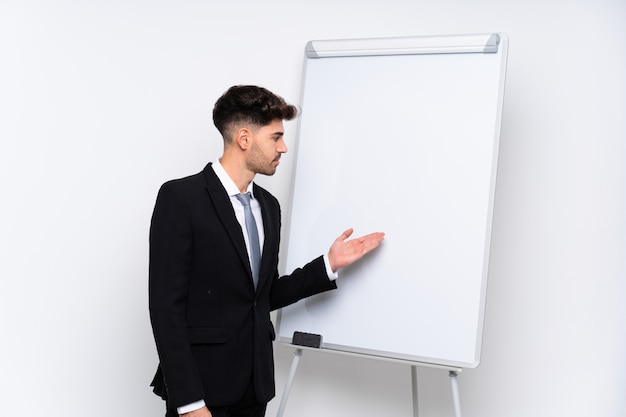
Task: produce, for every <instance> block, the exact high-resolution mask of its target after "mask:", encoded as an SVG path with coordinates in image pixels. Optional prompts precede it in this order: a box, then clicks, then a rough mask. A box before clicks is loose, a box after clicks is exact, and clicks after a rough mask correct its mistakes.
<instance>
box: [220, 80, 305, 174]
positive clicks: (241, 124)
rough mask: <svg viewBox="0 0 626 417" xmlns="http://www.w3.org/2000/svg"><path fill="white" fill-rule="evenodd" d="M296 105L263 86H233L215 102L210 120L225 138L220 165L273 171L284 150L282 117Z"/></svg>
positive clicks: (292, 113) (250, 171) (293, 113)
mask: <svg viewBox="0 0 626 417" xmlns="http://www.w3.org/2000/svg"><path fill="white" fill-rule="evenodd" d="M297 114H298V109H297V108H296V107H295V106H293V105H291V104H287V103H286V102H285V100H284V99H283V98H281V97H279V96H277V95H275V94H273V93H272V92H270V91H268V90H266V89H265V88H262V87H256V86H249V85H244V86H234V87H231V88H230V89H228V91H226V93H224V95H222V97H220V98H219V99H218V100H217V102H216V103H215V107H214V108H213V123H215V127H217V130H219V131H220V133H221V134H222V137H223V138H224V155H223V157H222V159H221V161H222V165H227V166H228V167H229V168H231V172H232V171H240V170H243V171H241V172H245V173H246V174H245V177H246V178H248V179H249V180H251V178H252V177H253V176H254V174H264V175H273V174H274V173H275V172H276V167H277V166H278V164H279V160H280V157H281V155H282V154H283V153H285V152H287V146H286V145H285V141H284V138H283V136H284V129H283V120H291V119H293V118H294V117H296V116H297Z"/></svg>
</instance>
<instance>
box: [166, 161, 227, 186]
mask: <svg viewBox="0 0 626 417" xmlns="http://www.w3.org/2000/svg"><path fill="white" fill-rule="evenodd" d="M207 172H213V169H212V168H211V164H210V163H209V164H208V165H207V166H206V167H205V168H204V169H203V170H202V171H200V172H197V173H195V174H192V175H187V176H185V177H180V178H174V179H171V180H168V181H166V182H164V183H163V185H161V188H166V189H168V188H185V187H193V186H197V185H205V184H206V180H205V178H206V174H207ZM213 175H215V174H213Z"/></svg>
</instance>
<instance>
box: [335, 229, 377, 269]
mask: <svg viewBox="0 0 626 417" xmlns="http://www.w3.org/2000/svg"><path fill="white" fill-rule="evenodd" d="M353 232H354V230H353V229H352V228H350V229H348V230H346V231H345V232H343V233H342V234H341V236H339V237H338V238H337V239H335V242H334V243H333V245H332V246H331V247H330V250H329V251H328V261H329V262H330V267H331V269H332V270H333V272H337V270H338V269H339V268H343V267H344V266H348V265H350V264H352V263H354V262H356V261H358V260H359V259H361V258H362V257H363V255H365V254H366V253H368V252H370V251H372V250H374V249H376V248H377V247H378V245H380V242H382V241H383V239H384V238H385V234H384V233H382V232H375V233H370V234H369V235H365V236H361V237H358V238H355V239H352V240H346V239H348V238H349V237H350V236H351V235H352V233H353Z"/></svg>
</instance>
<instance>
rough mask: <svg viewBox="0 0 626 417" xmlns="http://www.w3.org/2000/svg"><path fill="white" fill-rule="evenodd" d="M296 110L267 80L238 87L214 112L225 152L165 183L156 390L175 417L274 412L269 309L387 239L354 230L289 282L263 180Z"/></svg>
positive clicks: (159, 212)
mask: <svg viewBox="0 0 626 417" xmlns="http://www.w3.org/2000/svg"><path fill="white" fill-rule="evenodd" d="M296 115H297V109H296V108H295V107H294V106H292V105H289V104H287V103H286V102H285V101H284V100H283V99H282V98H281V97H278V96H276V95H274V94H273V93H271V92H270V91H268V90H266V89H264V88H261V87H256V86H234V87H231V88H230V89H229V90H228V91H226V93H225V94H224V95H223V96H222V97H220V98H219V99H218V101H217V102H216V104H215V107H214V109H213V121H214V123H215V126H216V127H217V129H218V130H219V131H220V133H221V134H222V136H223V139H224V152H223V155H222V157H221V158H220V159H219V160H218V161H215V162H213V163H209V164H208V165H207V166H206V167H205V168H204V170H203V171H202V172H200V173H198V174H196V175H192V176H190V177H187V178H182V179H178V180H173V181H169V182H167V183H165V184H164V185H163V186H162V187H161V189H160V190H159V193H158V196H157V200H156V204H155V207H154V213H153V216H152V222H151V227H150V285H149V287H150V289H149V301H150V318H151V322H152V329H153V332H154V338H155V341H156V346H157V351H158V354H159V360H160V364H159V367H158V369H157V373H156V375H155V377H154V380H153V382H152V386H153V387H154V392H155V393H157V394H158V395H160V396H161V397H162V398H163V399H165V400H166V408H167V412H166V416H167V417H174V416H179V415H182V416H189V417H206V416H213V417H226V416H229V417H234V416H250V417H256V416H259V417H260V416H263V415H264V414H265V408H266V404H267V402H268V401H269V400H270V399H272V398H273V396H274V394H275V390H274V369H273V368H274V364H273V351H272V341H273V340H274V338H275V334H274V328H273V325H272V323H271V321H270V311H271V310H274V309H277V308H281V307H284V306H286V305H289V304H291V303H294V302H296V301H298V300H300V299H302V298H305V297H308V296H311V295H314V294H317V293H320V292H323V291H327V290H330V289H334V288H336V285H335V278H336V277H337V276H336V272H337V270H338V269H340V268H342V267H344V266H347V265H349V264H351V263H353V262H355V261H357V260H358V259H360V258H361V257H362V256H363V255H365V254H366V253H368V252H369V251H371V250H373V249H375V248H376V247H377V246H378V245H379V244H380V242H381V241H382V240H383V238H384V235H383V233H372V234H369V235H366V236H363V237H360V238H357V239H352V240H348V238H349V237H350V235H351V234H352V230H351V229H348V230H346V231H345V232H344V233H342V234H341V236H339V237H338V238H337V239H336V240H335V242H334V243H333V244H332V246H331V247H330V249H329V251H328V253H327V254H326V255H324V256H320V257H319V258H317V259H315V260H313V261H311V262H310V263H308V264H307V265H305V266H303V267H302V268H299V269H297V270H295V271H293V272H292V273H291V274H290V275H288V276H284V277H281V278H280V279H279V276H278V271H277V265H278V249H279V239H280V225H281V223H280V222H281V220H280V206H279V204H278V201H277V200H276V198H274V196H272V195H271V194H270V193H269V192H267V191H266V190H265V189H263V188H261V187H260V186H258V185H256V184H255V183H253V179H254V177H255V175H256V174H265V175H273V174H274V172H276V167H277V166H278V164H279V161H280V157H281V155H282V154H283V153H285V152H287V146H286V145H285V142H284V137H283V136H284V129H283V120H291V119H293V118H294V117H296ZM246 193H249V197H244V195H245V194H246ZM247 199H249V201H247ZM303 238H306V237H305V236H303Z"/></svg>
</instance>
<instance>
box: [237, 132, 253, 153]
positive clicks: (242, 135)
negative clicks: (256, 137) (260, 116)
mask: <svg viewBox="0 0 626 417" xmlns="http://www.w3.org/2000/svg"><path fill="white" fill-rule="evenodd" d="M251 138H252V131H251V130H250V129H249V128H247V127H242V128H239V129H238V130H237V133H236V134H235V142H236V143H237V145H238V146H239V147H240V148H241V149H247V148H248V147H249V146H250V139H251Z"/></svg>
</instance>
